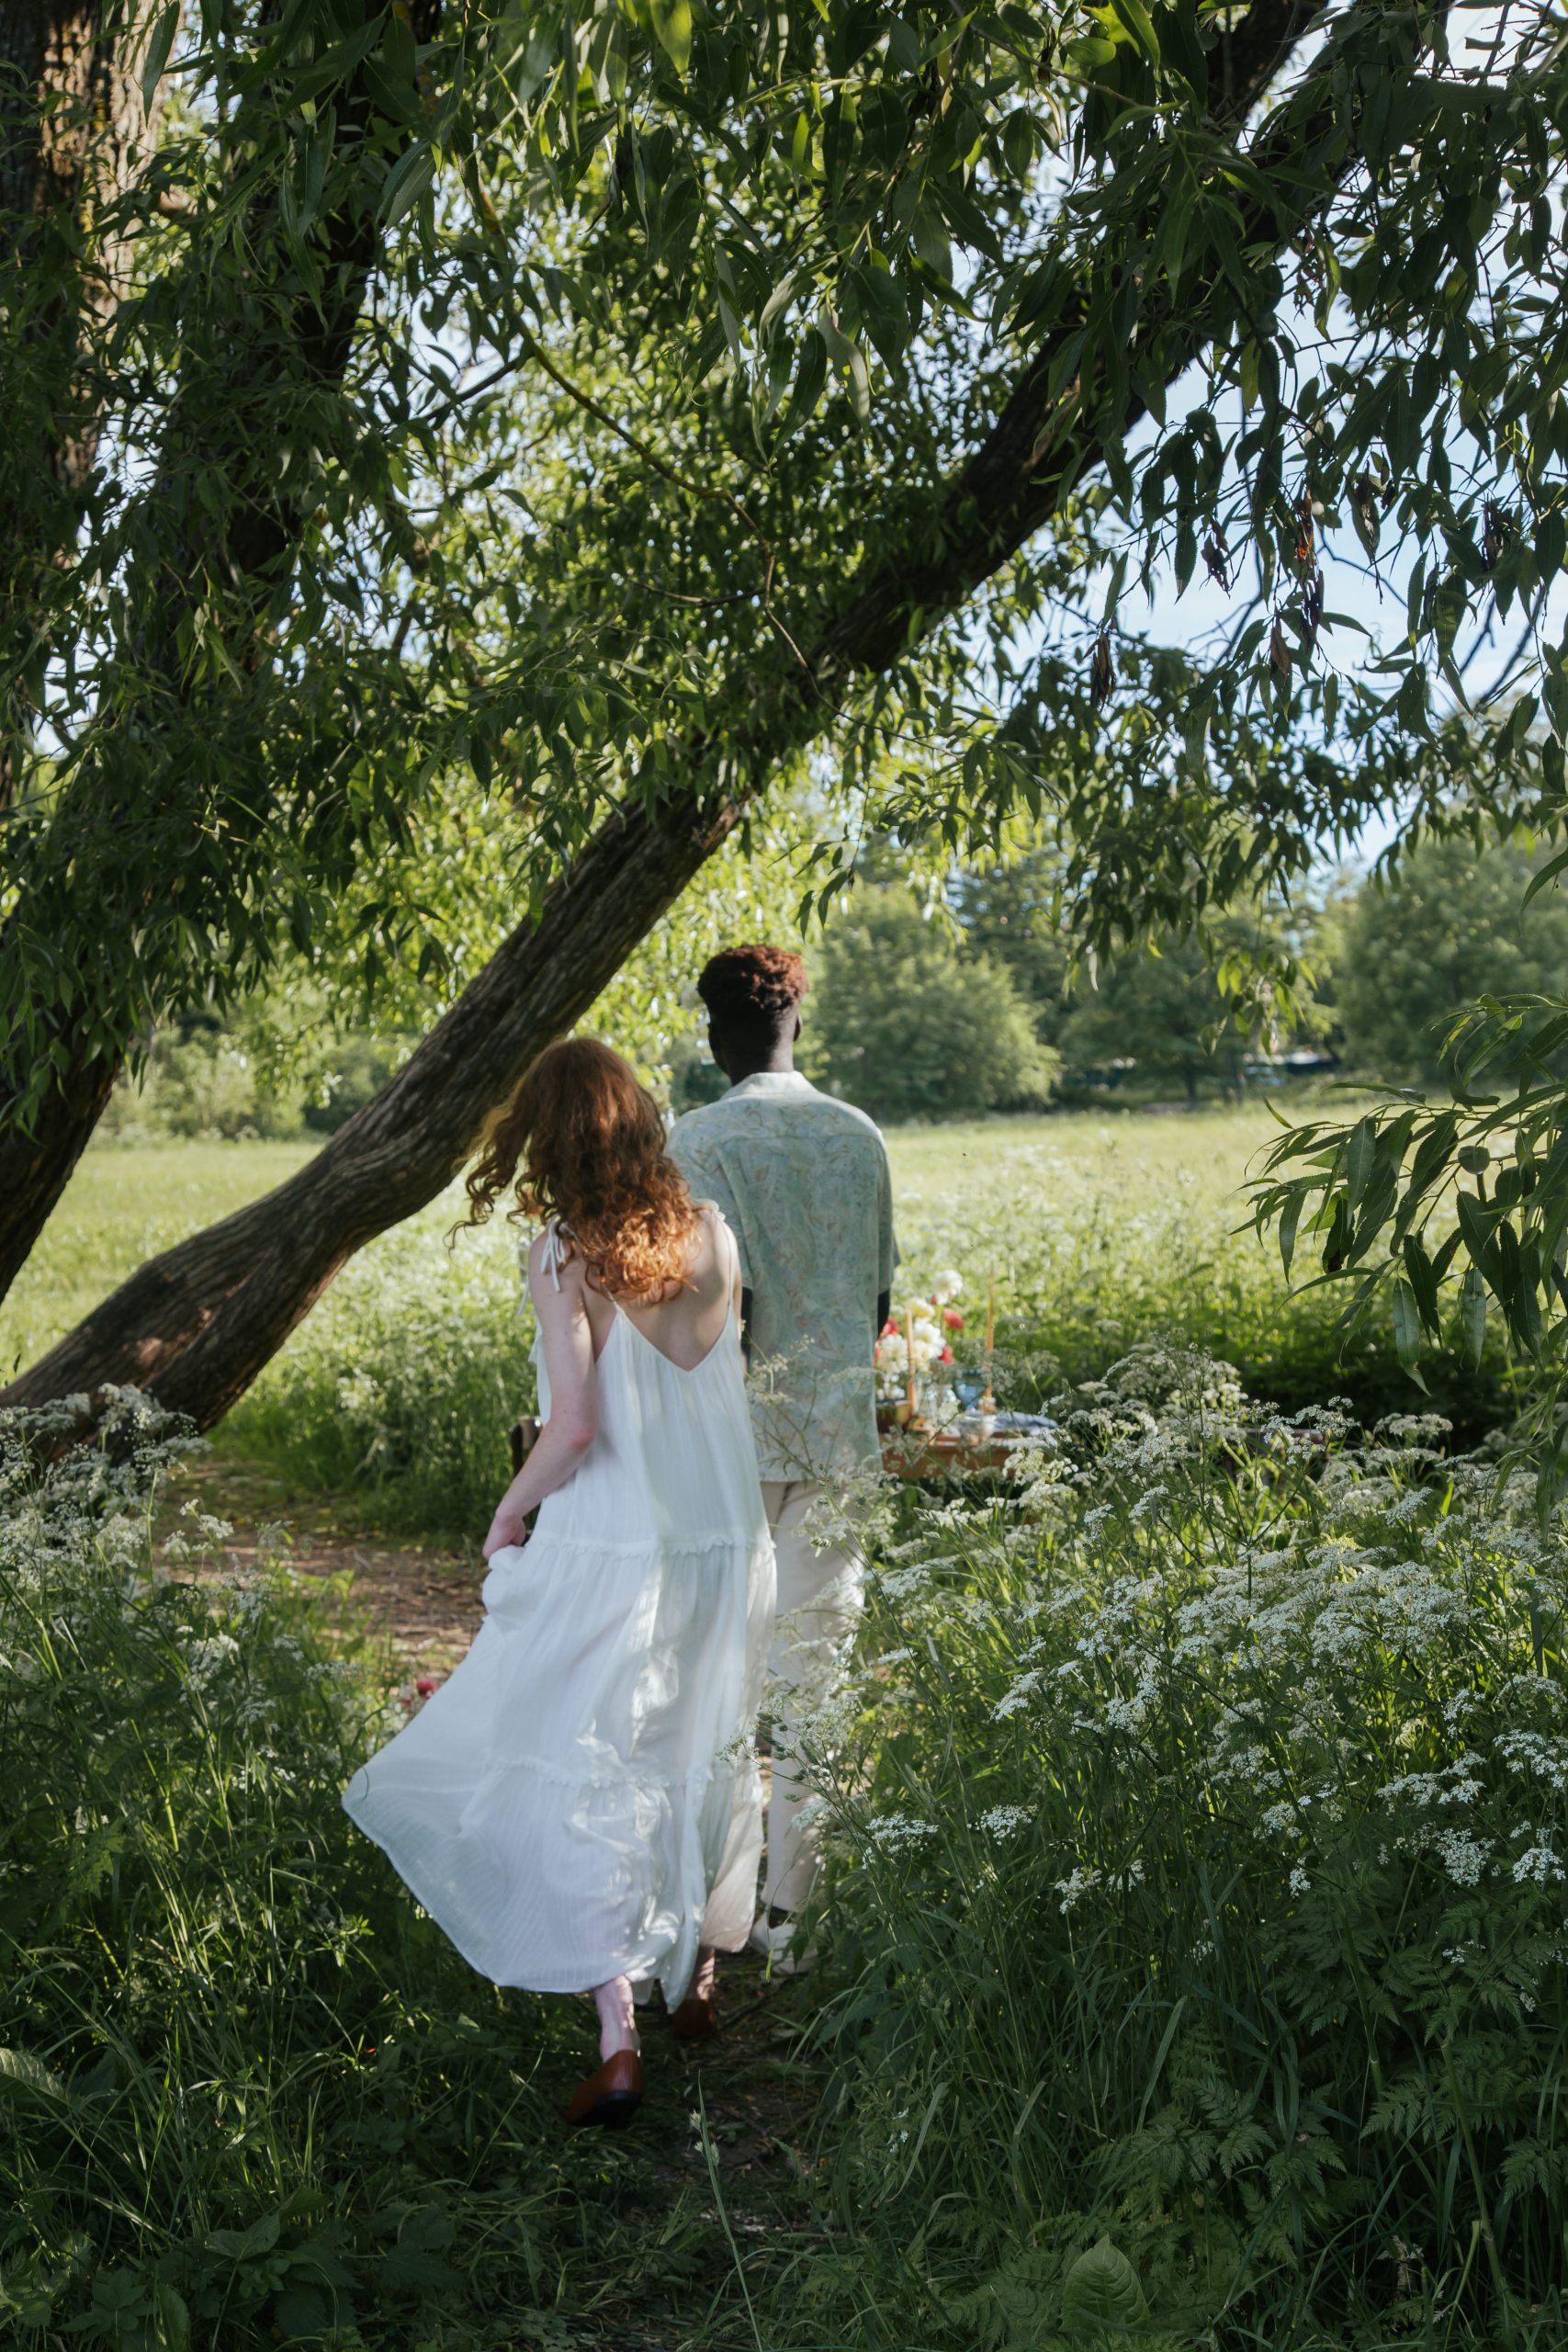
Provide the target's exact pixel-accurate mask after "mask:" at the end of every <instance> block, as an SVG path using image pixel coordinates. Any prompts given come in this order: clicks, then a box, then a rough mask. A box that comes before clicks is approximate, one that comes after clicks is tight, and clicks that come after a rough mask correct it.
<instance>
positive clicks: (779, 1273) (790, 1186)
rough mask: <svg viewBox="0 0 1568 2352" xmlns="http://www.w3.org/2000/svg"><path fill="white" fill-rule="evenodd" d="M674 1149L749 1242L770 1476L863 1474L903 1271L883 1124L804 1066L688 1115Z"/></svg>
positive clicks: (873, 1450) (766, 1076) (763, 1455)
mask: <svg viewBox="0 0 1568 2352" xmlns="http://www.w3.org/2000/svg"><path fill="white" fill-rule="evenodd" d="M670 1153H671V1158H672V1159H674V1161H675V1163H676V1165H677V1166H678V1167H679V1168H680V1170H681V1171H682V1174H683V1175H684V1177H685V1179H686V1181H687V1182H688V1183H689V1184H690V1186H691V1188H692V1191H693V1192H694V1193H695V1194H696V1196H697V1197H698V1198H699V1199H702V1200H710V1201H714V1202H716V1204H717V1205H718V1207H719V1208H720V1209H721V1210H722V1211H723V1212H724V1215H725V1217H726V1218H727V1219H728V1224H729V1227H730V1230H731V1232H732V1233H733V1234H734V1235H735V1238H736V1239H737V1241H738V1242H739V1245H740V1272H741V1280H742V1281H743V1283H745V1285H746V1287H747V1289H748V1290H749V1291H750V1294H751V1326H750V1336H751V1363H752V1367H753V1371H754V1373H755V1374H757V1375H758V1376H757V1378H756V1380H755V1381H754V1383H753V1404H752V1418H753V1422H754V1425H755V1428H756V1432H757V1453H758V1457H759V1461H760V1464H761V1473H762V1476H763V1477H764V1478H804V1477H818V1476H829V1475H831V1473H832V1472H834V1471H835V1470H845V1471H853V1470H862V1469H863V1468H864V1467H865V1466H866V1464H868V1463H870V1462H874V1460H875V1459H876V1455H877V1442H876V1386H875V1375H874V1372H873V1370H872V1361H871V1358H872V1348H873V1346H874V1341H875V1335H876V1301H877V1297H878V1295H879V1294H880V1293H881V1292H883V1291H886V1290H888V1289H890V1288H891V1286H892V1282H893V1269H894V1267H895V1266H896V1265H897V1262H898V1250H897V1244H896V1242H895V1241H894V1238H893V1181H892V1177H891V1175H890V1173H889V1170H888V1166H887V1154H886V1149H885V1148H884V1147H883V1141H882V1137H881V1136H880V1135H879V1134H878V1133H877V1130H876V1128H875V1126H874V1125H873V1123H872V1122H871V1120H870V1119H868V1118H867V1117H866V1115H865V1114H864V1112H863V1111H857V1110H855V1109H853V1108H852V1105H851V1104H849V1103H839V1102H836V1101H835V1100H834V1099H833V1097H832V1096H831V1095H830V1094H822V1093H819V1092H818V1089H817V1088H816V1087H815V1086H813V1085H812V1084H811V1082H810V1080H808V1079H805V1078H802V1077H801V1075H800V1073H799V1072H798V1071H797V1070H762V1071H760V1072H759V1073H758V1074H757V1076H756V1077H754V1078H747V1079H742V1080H741V1081H740V1083H739V1086H733V1087H731V1088H730V1090H729V1092H728V1094H726V1095H724V1096H723V1097H722V1098H721V1099H720V1100H719V1101H718V1102H716V1103H705V1104H704V1106H703V1107H702V1109H701V1110H697V1111H688V1112H687V1113H686V1114H685V1116H684V1118H682V1119H677V1120H676V1122H675V1125H674V1126H673V1127H672V1128H671V1133H670Z"/></svg>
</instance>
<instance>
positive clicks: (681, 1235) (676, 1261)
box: [467, 1037, 697, 1298]
mask: <svg viewBox="0 0 1568 2352" xmlns="http://www.w3.org/2000/svg"><path fill="white" fill-rule="evenodd" d="M508 1185H511V1186H512V1188H513V1192H514V1193H515V1205H514V1206H513V1208H511V1209H510V1210H509V1211H508V1212H507V1214H508V1215H509V1216H513V1217H522V1218H526V1219H529V1220H530V1221H532V1220H534V1219H536V1218H550V1217H553V1218H554V1219H555V1221H556V1223H557V1224H558V1226H559V1227H561V1229H562V1238H564V1239H565V1240H567V1241H568V1242H569V1243H570V1246H571V1249H572V1251H573V1253H574V1254H575V1255H576V1256H578V1257H580V1258H581V1260H582V1261H583V1264H584V1266H585V1268H586V1270H587V1272H588V1274H589V1278H590V1279H591V1280H592V1282H593V1283H594V1284H595V1285H596V1286H597V1287H598V1288H599V1289H601V1290H605V1291H610V1292H624V1293H625V1294H626V1295H628V1296H630V1297H634V1298H649V1297H667V1296H668V1295H669V1294H670V1292H671V1290H672V1289H674V1288H676V1287H678V1285H679V1284H680V1283H682V1282H683V1281H684V1279H685V1274H686V1267H687V1264H688V1261H689V1260H690V1256H691V1245H692V1237H693V1235H694V1233H695V1231H696V1229H697V1212H696V1208H695V1206H694V1204H693V1201H692V1195H691V1193H690V1192H689V1191H688V1190H687V1187H686V1180H685V1178H684V1177H683V1176H682V1173H681V1171H680V1170H679V1169H678V1168H677V1167H676V1165H675V1163H674V1161H673V1160H672V1159H671V1158H670V1156H669V1154H668V1153H667V1152H666V1150H665V1148H664V1120H663V1117H662V1115H661V1114H660V1108H659V1105H658V1103H656V1102H655V1101H654V1099H653V1097H652V1095H651V1094H650V1093H649V1091H648V1089H647V1088H646V1087H645V1086H641V1085H639V1084H638V1082H637V1073H636V1071H635V1070H634V1069H632V1067H631V1065H630V1064H629V1063H628V1062H625V1061H623V1060H622V1058H621V1057H620V1055H619V1054H617V1053H615V1052H613V1051H612V1049H611V1048H610V1047H609V1046H603V1045H601V1044H600V1043H599V1041H598V1039H597V1038H594V1037H565V1038H562V1039H561V1040H560V1041H559V1043H558V1044H557V1045H554V1046H546V1047H545V1050H544V1052H543V1053H542V1054H541V1055H540V1056H539V1057H538V1058H537V1060H536V1061H534V1062H532V1063H530V1065H529V1067H528V1069H526V1070H525V1072H524V1074H523V1077H522V1080H520V1082H519V1084H518V1087H517V1091H516V1092H515V1093H514V1094H513V1097H512V1100H511V1102H510V1103H507V1105H506V1107H505V1108H504V1110H502V1111H500V1112H498V1113H497V1114H496V1115H495V1117H494V1118H493V1119H492V1120H491V1124H490V1125H489V1127H488V1128H487V1130H486V1132H485V1137H484V1141H483V1143H482V1144H481V1146H480V1148H479V1158H478V1159H477V1160H476V1161H475V1163H474V1165H473V1167H472V1168H471V1169H470V1170H468V1180H467V1191H468V1200H469V1204H470V1206H469V1210H468V1224H469V1225H482V1224H483V1223H484V1221H485V1219H486V1218H487V1217H488V1216H489V1215H490V1213H491V1209H492V1208H493V1206H494V1205H495V1203H496V1201H497V1200H498V1199H499V1198H500V1196H501V1194H502V1193H503V1192H505V1190H506V1189H507V1187H508Z"/></svg>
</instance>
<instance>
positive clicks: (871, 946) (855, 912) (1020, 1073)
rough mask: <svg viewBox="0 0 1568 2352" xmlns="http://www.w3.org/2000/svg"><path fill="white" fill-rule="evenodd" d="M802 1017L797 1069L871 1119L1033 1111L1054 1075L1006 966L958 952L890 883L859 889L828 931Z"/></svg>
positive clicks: (1051, 1057) (1054, 1063) (1051, 1056)
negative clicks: (803, 1025)
mask: <svg viewBox="0 0 1568 2352" xmlns="http://www.w3.org/2000/svg"><path fill="white" fill-rule="evenodd" d="M806 1014H807V1019H806V1035H805V1038H804V1040H803V1044H802V1052H801V1058H802V1062H803V1065H804V1067H805V1068H806V1069H807V1071H808V1072H809V1074H810V1075H811V1076H812V1077H813V1078H815V1079H816V1080H818V1083H820V1084H822V1085H824V1086H826V1087H828V1088H829V1090H830V1091H832V1092H833V1093H835V1094H840V1095H842V1096H843V1097H844V1098H845V1099H846V1100H847V1101H849V1102H851V1103H857V1104H858V1105H859V1106H860V1108H861V1109H862V1110H863V1111H868V1112H869V1113H870V1114H871V1115H872V1117H873V1118H875V1119H881V1120H897V1119H951V1118H960V1117H963V1116H964V1115H966V1114H973V1113H975V1112H976V1111H989V1110H993V1109H996V1108H998V1107H999V1108H1008V1109H1013V1108H1022V1107H1027V1106H1028V1105H1031V1104H1036V1105H1037V1104H1040V1103H1044V1102H1045V1101H1046V1100H1047V1098H1048V1097H1049V1095H1050V1091H1051V1088H1052V1085H1053V1082H1054V1081H1055V1077H1056V1074H1057V1071H1058V1070H1059V1069H1060V1067H1061V1063H1060V1057H1058V1056H1057V1055H1056V1054H1055V1052H1054V1051H1053V1049H1052V1048H1051V1047H1050V1046H1043V1045H1042V1044H1041V1042H1040V1040H1039V1038H1038V1037H1037V1035H1035V1030H1034V1023H1033V1020H1032V1016H1031V1013H1030V1011H1029V1007H1028V1006H1027V1005H1026V1003H1025V1002H1024V1001H1023V999H1022V997H1021V995H1020V994H1019V992H1018V989H1017V988H1016V986H1015V985H1014V982H1013V979H1012V977H1011V975H1010V973H1009V971H1008V970H1007V968H1006V967H1005V966H1004V965H1002V964H1000V963H998V962H996V961H995V960H994V959H993V958H992V957H990V956H986V955H983V954H966V955H961V954H960V953H959V950H958V948H957V947H956V946H955V945H954V944H953V941H952V939H951V938H950V937H949V935H948V933H946V932H945V931H944V930H943V929H942V926H941V925H940V924H939V923H935V922H927V921H926V920H925V918H924V917H923V916H922V914H921V912H920V910H919V906H918V905H917V903H916V901H915V899H914V897H913V895H912V893H910V892H909V891H908V890H906V889H903V888H898V887H897V886H892V885H875V884H874V885H868V886H866V887H865V888H863V890H862V891H861V892H860V893H859V894H858V895H857V897H856V898H855V899H853V900H852V902H851V904H850V906H849V907H848V908H846V910H844V911H843V912H842V913H841V914H840V916H839V917H838V918H837V920H836V921H835V922H833V923H831V924H830V925H829V929H828V933H827V936H826V938H825V939H824V941H823V944H822V945H821V947H820V949H819V950H818V952H817V954H816V956H814V957H813V980H812V992H811V994H810V996H809V997H807V1002H806Z"/></svg>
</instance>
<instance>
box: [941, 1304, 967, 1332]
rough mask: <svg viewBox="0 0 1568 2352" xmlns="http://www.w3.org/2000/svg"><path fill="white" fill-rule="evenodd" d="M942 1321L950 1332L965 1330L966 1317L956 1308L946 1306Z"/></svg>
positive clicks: (943, 1310)
mask: <svg viewBox="0 0 1568 2352" xmlns="http://www.w3.org/2000/svg"><path fill="white" fill-rule="evenodd" d="M942 1321H943V1322H944V1323H945V1324H946V1326H947V1328H948V1329H949V1330H950V1331H962V1330H963V1329H964V1317H963V1316H962V1315H960V1313H959V1312H958V1309H957V1307H956V1306H944V1307H943V1308H942Z"/></svg>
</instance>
